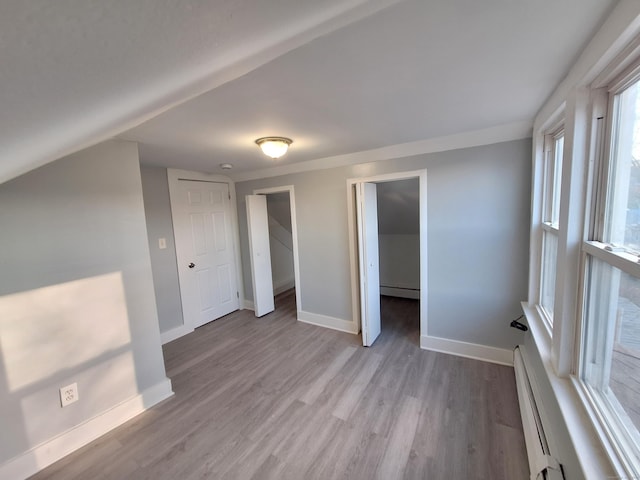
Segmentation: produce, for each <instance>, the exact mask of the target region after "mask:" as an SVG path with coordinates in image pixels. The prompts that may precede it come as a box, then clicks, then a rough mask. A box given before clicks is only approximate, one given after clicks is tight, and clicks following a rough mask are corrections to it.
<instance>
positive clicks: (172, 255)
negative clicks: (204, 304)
mask: <svg viewBox="0 0 640 480" xmlns="http://www.w3.org/2000/svg"><path fill="white" fill-rule="evenodd" d="M140 174H141V176H142V194H143V197H144V212H145V218H146V222H147V234H148V237H149V252H150V254H151V270H152V272H153V286H154V290H155V294H156V306H157V309H158V322H159V324H160V332H167V331H170V330H172V329H174V328H177V327H180V326H182V325H183V318H182V302H181V300H180V283H179V282H178V264H177V260H176V246H175V240H174V236H173V222H172V221H171V200H170V199H169V184H168V182H167V169H166V168H157V167H144V166H143V167H141V168H140ZM160 238H164V239H165V243H166V248H164V249H161V248H160V247H159V243H158V240H159V239H160Z"/></svg>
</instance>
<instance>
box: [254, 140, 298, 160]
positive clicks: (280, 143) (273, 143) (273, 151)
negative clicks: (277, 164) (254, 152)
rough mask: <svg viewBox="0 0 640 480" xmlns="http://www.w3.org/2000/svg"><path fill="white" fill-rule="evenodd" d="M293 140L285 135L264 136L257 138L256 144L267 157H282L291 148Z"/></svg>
mask: <svg viewBox="0 0 640 480" xmlns="http://www.w3.org/2000/svg"><path fill="white" fill-rule="evenodd" d="M292 143H293V140H291V139H290V138H285V137H262V138H259V139H257V140H256V144H258V146H259V147H260V149H261V150H262V153H264V154H265V155H266V156H267V157H271V158H280V157H281V156H283V155H284V154H285V153H287V150H288V149H289V145H291V144H292Z"/></svg>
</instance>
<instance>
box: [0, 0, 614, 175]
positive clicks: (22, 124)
mask: <svg viewBox="0 0 640 480" xmlns="http://www.w3.org/2000/svg"><path fill="white" fill-rule="evenodd" d="M614 3H615V2H614V0H537V1H535V2H532V1H530V0H483V1H482V2H479V1H478V0H448V1H443V0H405V1H400V2H397V0H349V1H346V0H323V1H315V2H311V1H309V2H300V1H296V0H277V1H276V0H273V1H271V2H265V1H264V0H262V1H260V0H243V1H242V0H226V1H225V0H215V1H210V2H203V1H197V0H173V1H164V2H158V1H157V0H137V1H135V2H126V1H119V0H84V1H79V0H56V1H55V2H51V1H49V0H3V1H2V2H1V4H0V66H1V67H0V104H1V105H2V107H3V108H2V109H1V110H0V145H1V147H0V148H1V149H2V151H1V157H2V162H0V182H1V181H4V180H7V179H8V178H11V177H13V176H16V175H18V174H20V173H23V172H25V171H27V170H28V169H30V168H34V167H36V166H38V165H42V164H44V163H46V162H48V161H51V160H54V159H55V158H59V157H60V156H62V155H64V154H67V153H71V152H72V151H75V150H77V149H80V148H82V147H85V146H88V145H90V144H92V143H96V142H98V141H101V140H104V139H106V138H109V137H111V136H114V135H120V136H121V138H127V139H133V140H137V141H139V142H140V143H141V146H140V153H141V160H142V161H143V162H144V163H145V164H149V165H161V166H170V167H178V168H186V169H192V170H199V171H204V172H220V170H219V167H218V165H219V164H220V163H223V162H231V163H233V164H234V166H235V168H234V170H233V172H243V171H244V172H246V171H249V170H256V169H263V168H265V167H270V166H272V165H274V164H276V165H286V164H290V163H296V162H304V161H307V160H312V159H318V158H324V157H330V156H335V155H344V154H349V153H354V152H359V151H363V150H369V149H373V148H377V147H382V146H387V145H396V144H401V143H405V142H415V141H419V140H425V139H431V138H435V137H441V136H446V135H451V134H456V133H460V132H467V131H474V130H478V129H484V128H488V127H494V126H498V125H504V124H512V123H514V122H522V121H525V122H531V121H532V120H533V117H534V116H535V114H536V112H537V110H538V109H539V108H540V106H541V105H542V103H543V102H544V100H545V99H546V98H547V96H548V95H549V94H550V92H551V91H552V90H553V88H554V87H555V86H556V85H557V84H558V83H559V82H560V80H561V79H562V78H563V76H564V75H565V74H566V72H567V70H568V68H569V66H570V65H571V63H572V62H573V60H575V58H576V56H577V55H578V54H579V52H580V51H581V49H582V48H583V47H584V45H585V44H586V42H587V41H588V40H589V38H590V36H591V34H592V33H593V32H594V31H595V29H596V28H597V26H598V25H599V24H600V23H601V22H602V21H603V19H604V17H605V16H606V14H607V12H608V11H609V10H610V9H611V7H612V6H613V4H614ZM170 107H173V108H170ZM136 125H137V126H136ZM131 127H134V128H131ZM265 135H284V136H289V137H291V138H293V140H294V144H293V145H292V148H291V150H290V153H289V154H287V156H285V157H284V158H283V159H281V160H279V161H278V162H277V163H274V162H273V161H271V160H269V159H267V158H266V157H263V156H262V155H261V154H260V153H259V151H258V148H257V147H256V146H255V145H254V144H253V140H254V139H256V138H258V137H260V136H265Z"/></svg>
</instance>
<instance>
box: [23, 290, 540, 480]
mask: <svg viewBox="0 0 640 480" xmlns="http://www.w3.org/2000/svg"><path fill="white" fill-rule="evenodd" d="M294 302H295V299H294V296H293V295H292V294H291V293H290V292H289V294H287V293H285V294H283V295H282V296H280V297H278V298H277V301H276V305H277V310H276V312H274V313H271V314H269V315H267V316H265V317H263V318H260V319H256V318H255V317H253V315H252V312H250V311H239V312H236V313H233V314H231V315H228V316H227V317H224V318H222V319H220V320H217V321H215V322H212V323H210V324H208V325H205V326H203V327H201V328H199V329H197V330H196V332H194V333H192V334H189V335H187V336H185V337H182V338H180V339H178V340H176V341H174V342H171V343H169V344H167V345H165V347H164V355H165V363H166V367H167V375H168V376H169V377H170V378H171V380H172V382H173V388H174V391H175V396H174V397H173V398H171V399H169V400H166V401H164V402H163V403H161V404H160V405H157V406H156V407H154V408H152V409H150V410H148V411H147V412H145V413H143V414H142V415H139V416H138V417H136V418H134V419H133V420H131V421H129V422H127V423H126V424H125V425H123V426H121V427H119V428H117V429H116V430H114V431H112V432H110V433H109V434H107V435H105V436H103V437H101V438H100V439H98V440H96V441H95V442H93V443H91V444H89V445H87V446H86V447H84V448H82V449H81V450H79V451H77V452H75V453H73V454H71V455H70V456H68V457H66V458H64V459H62V460H61V461H59V462H57V463H56V464H54V465H52V466H50V467H49V468H47V469H46V470H43V471H42V472H40V473H39V474H37V475H36V476H35V477H33V478H35V479H39V480H40V479H65V480H71V479H94V478H95V479H98V478H99V479H105V478H108V479H136V480H144V479H154V480H159V479H180V480H192V479H205V478H211V479H268V478H274V479H276V478H277V479H294V480H299V479H338V478H341V479H347V478H349V479H384V480H392V479H400V478H402V479H436V480H437V479H449V480H451V479H454V480H457V479H461V480H462V479H465V480H466V479H491V480H496V479H508V480H518V479H526V478H528V476H529V474H528V467H527V459H526V452H525V447H524V438H523V434H522V426H521V422H520V414H519V410H518V400H517V395H516V390H515V380H514V373H513V369H512V368H509V367H504V366H499V365H494V364H490V363H484V362H479V361H475V360H469V359H464V358H460V357H455V356H451V355H445V354H440V353H435V352H428V351H424V350H420V348H419V347H418V344H419V326H418V303H417V301H415V300H404V299H395V298H390V297H383V301H382V318H383V319H382V324H383V333H382V335H381V336H380V338H379V339H378V340H377V341H376V343H375V344H374V346H373V347H370V348H364V347H362V346H360V345H361V343H360V337H358V336H355V335H350V334H347V333H340V332H335V331H332V330H328V329H324V328H320V327H315V326H312V325H307V324H304V323H300V322H297V321H296V320H295V304H294Z"/></svg>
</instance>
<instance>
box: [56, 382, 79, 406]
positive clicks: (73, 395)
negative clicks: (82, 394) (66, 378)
mask: <svg viewBox="0 0 640 480" xmlns="http://www.w3.org/2000/svg"><path fill="white" fill-rule="evenodd" d="M77 401H78V384H77V383H72V384H71V385H67V386H66V387H62V388H61V389H60V404H61V406H62V407H66V406H67V405H71V404H72V403H74V402H77Z"/></svg>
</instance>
